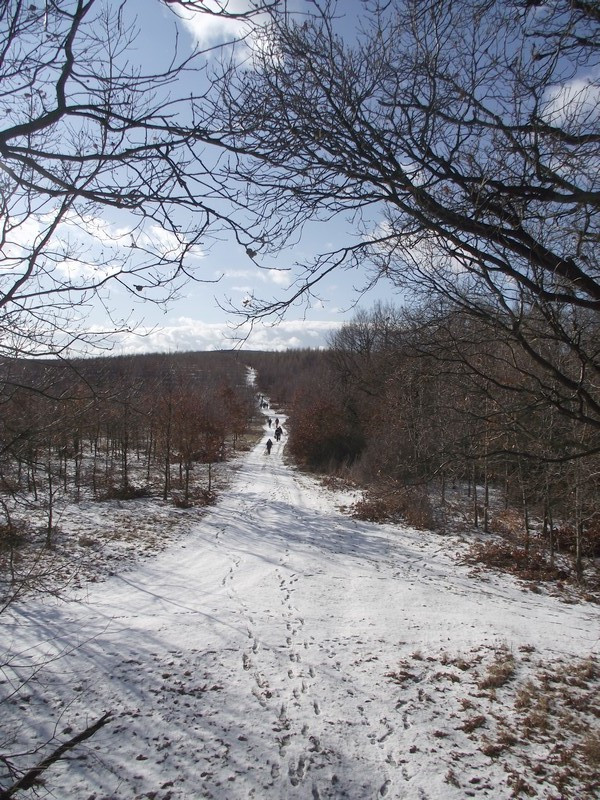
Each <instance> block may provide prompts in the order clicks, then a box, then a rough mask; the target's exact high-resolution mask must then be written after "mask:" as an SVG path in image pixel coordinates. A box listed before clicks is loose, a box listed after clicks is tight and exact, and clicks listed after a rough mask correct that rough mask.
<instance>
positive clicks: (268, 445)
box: [267, 439, 273, 455]
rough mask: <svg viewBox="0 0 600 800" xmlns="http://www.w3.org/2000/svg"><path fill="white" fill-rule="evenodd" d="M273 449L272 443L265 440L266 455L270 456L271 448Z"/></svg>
mask: <svg viewBox="0 0 600 800" xmlns="http://www.w3.org/2000/svg"><path fill="white" fill-rule="evenodd" d="M272 447H273V442H272V441H271V440H270V439H267V454H268V455H271V448H272Z"/></svg>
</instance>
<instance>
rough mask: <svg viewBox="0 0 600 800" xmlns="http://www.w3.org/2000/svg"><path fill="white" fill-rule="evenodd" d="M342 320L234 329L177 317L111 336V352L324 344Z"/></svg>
mask: <svg viewBox="0 0 600 800" xmlns="http://www.w3.org/2000/svg"><path fill="white" fill-rule="evenodd" d="M341 324H342V321H341V320H340V321H332V320H316V321H310V320H303V319H299V320H284V321H283V322H280V323H277V324H272V325H268V324H263V323H257V324H256V325H255V326H254V328H253V329H252V330H250V329H249V327H240V328H235V327H234V326H233V325H232V324H230V325H227V323H224V322H220V323H207V322H203V321H202V320H198V319H193V318H191V317H179V318H177V319H174V320H173V321H172V322H170V323H169V324H168V325H163V326H160V327H156V328H154V329H141V328H140V329H138V330H137V332H135V333H123V334H116V335H115V336H113V337H112V342H113V344H114V352H115V353H155V352H156V353H158V352H176V351H181V352H183V351H194V350H223V349H231V348H234V347H236V346H240V347H241V348H242V349H246V350H248V349H250V350H287V349H292V348H299V347H312V348H319V347H324V346H325V344H326V339H327V335H328V334H329V333H330V332H331V331H335V330H337V329H338V328H339V327H340V325H341Z"/></svg>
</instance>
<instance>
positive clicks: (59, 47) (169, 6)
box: [0, 0, 273, 355]
mask: <svg viewBox="0 0 600 800" xmlns="http://www.w3.org/2000/svg"><path fill="white" fill-rule="evenodd" d="M149 2H152V3H153V4H154V5H155V7H156V6H157V5H159V4H161V3H162V5H163V6H164V7H165V11H164V13H165V15H166V16H167V17H172V37H171V39H170V41H169V36H168V35H165V39H164V47H163V48H161V52H159V53H156V52H154V53H151V54H149V53H146V54H144V52H143V50H142V49H140V48H137V47H136V41H137V39H138V37H139V35H140V25H139V23H138V21H137V20H136V19H135V18H134V16H133V10H132V8H131V7H132V4H131V2H129V0H124V2H120V3H117V4H115V3H111V2H105V0H39V1H38V2H33V3H32V2H23V0H15V1H14V2H10V3H2V4H0V85H1V89H0V111H1V116H2V124H1V125H0V332H1V344H0V355H7V354H8V355H12V354H15V355H23V354H25V355H29V354H35V355H39V354H53V355H56V354H57V353H63V352H65V351H66V350H68V349H69V348H70V347H71V346H72V345H73V344H74V343H77V342H79V343H85V342H89V341H93V342H95V343H98V342H100V341H102V337H103V334H106V333H108V332H109V331H110V332H112V331H113V330H114V329H115V328H116V329H123V328H127V327H129V326H130V325H131V324H132V320H131V319H129V318H127V317H126V316H125V317H124V316H123V315H119V316H118V317H116V318H115V319H110V317H107V322H106V328H105V330H104V331H95V332H94V333H92V332H86V329H85V325H84V320H85V317H86V313H87V312H88V311H89V310H90V308H92V307H93V306H94V304H98V302H100V303H102V304H104V306H105V308H106V310H107V311H109V312H110V311H114V308H113V307H112V306H111V304H110V291H109V287H110V286H111V285H114V284H118V285H119V286H120V287H121V289H124V290H125V291H126V292H128V293H130V295H131V296H132V297H135V298H137V299H138V300H140V299H145V300H149V301H152V302H158V303H162V302H165V301H167V300H168V299H170V298H171V297H172V296H173V295H174V294H175V293H176V292H177V291H178V289H179V288H180V287H181V285H182V284H183V282H184V281H186V280H188V279H190V278H198V277H201V276H200V275H199V273H198V262H199V258H198V256H199V255H200V247H201V245H202V244H203V237H204V236H205V235H206V234H209V233H210V231H211V230H214V229H215V228H217V229H218V228H219V227H220V226H223V225H229V223H228V221H227V219H226V218H225V212H224V211H223V206H221V207H220V206H219V197H220V194H221V192H220V188H219V183H218V181H216V180H214V179H213V173H212V169H213V167H214V164H211V163H210V156H209V155H208V154H207V149H206V141H207V136H206V133H205V131H204V130H203V129H201V128H200V127H199V126H198V124H197V120H196V118H195V112H194V107H195V106H196V105H201V104H202V102H203V93H204V91H205V88H203V87H206V85H207V84H206V81H205V80H204V76H205V69H206V53H203V52H202V51H201V50H200V49H198V48H196V49H190V48H187V49H186V52H181V46H180V44H179V38H178V25H180V23H179V22H178V21H177V19H176V16H177V15H179V16H181V15H186V16H187V17H190V15H193V14H198V15H202V14H208V15H212V16H215V15H217V16H221V17H224V18H225V19H228V20H231V19H235V18H241V19H246V20H250V19H251V18H252V16H254V15H255V14H257V13H258V12H259V11H261V9H262V8H263V6H266V7H269V6H270V5H273V3H272V2H270V0H267V2H266V3H264V4H263V3H261V2H250V3H248V5H247V9H246V10H245V11H241V12H234V11H233V10H231V9H230V4H229V3H223V4H221V5H220V6H219V8H218V9H217V10H216V9H215V7H213V6H210V7H209V6H207V5H206V4H204V3H203V2H200V0H149ZM233 227H234V232H235V231H236V230H237V229H236V228H235V226H233Z"/></svg>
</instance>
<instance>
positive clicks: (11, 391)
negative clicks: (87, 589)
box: [0, 353, 255, 578]
mask: <svg viewBox="0 0 600 800" xmlns="http://www.w3.org/2000/svg"><path fill="white" fill-rule="evenodd" d="M1 369H2V377H3V382H2V391H1V394H0V409H1V415H0V506H1V510H2V520H1V523H0V540H1V542H0V545H1V548H0V549H1V552H2V558H3V562H5V563H4V566H5V567H6V569H5V570H4V569H3V571H4V573H5V575H4V576H5V577H7V573H8V572H10V573H12V574H13V578H14V575H15V574H16V573H18V572H20V571H21V570H19V569H17V564H16V562H17V561H18V560H19V559H21V560H22V559H25V560H26V559H27V557H28V556H30V554H31V547H34V549H37V550H43V549H44V548H52V546H53V545H54V537H55V533H56V530H57V528H56V525H57V520H56V517H57V513H56V509H58V508H60V507H61V506H62V505H63V504H64V503H65V502H66V501H67V500H70V501H74V502H79V501H83V500H84V499H88V500H89V499H92V500H106V499H115V498H118V499H121V500H126V499H132V498H135V497H142V496H146V497H154V498H156V499H157V500H161V501H163V502H167V501H168V502H170V503H174V504H176V505H178V506H179V507H183V508H186V507H191V506H193V505H205V504H207V503H210V502H212V500H213V498H214V488H213V485H212V465H213V464H214V463H217V462H221V461H223V460H224V459H226V458H227V457H228V456H229V455H230V454H231V453H232V452H233V451H235V449H236V447H237V446H238V441H239V438H240V437H241V436H243V434H244V433H245V432H246V431H247V430H248V427H249V425H250V423H251V421H252V417H253V414H254V409H255V403H254V397H253V390H252V388H251V387H250V386H249V385H248V383H247V376H246V371H245V368H244V366H243V365H242V364H241V363H240V362H239V360H238V359H237V358H236V356H235V354H222V353H221V354H219V353H190V354H179V355H146V356H134V357H130V356H121V357H114V358H106V357H105V358H97V359H87V360H81V361H78V362H75V363H70V364H63V363H61V362H60V361H49V360H47V361H35V360H27V359H19V360H17V359H15V360H8V359H5V360H3V362H2V364H1ZM198 465H203V469H202V470H201V472H200V474H198ZM32 520H36V524H33V523H32Z"/></svg>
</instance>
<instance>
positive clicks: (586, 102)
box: [543, 77, 600, 130]
mask: <svg viewBox="0 0 600 800" xmlns="http://www.w3.org/2000/svg"><path fill="white" fill-rule="evenodd" d="M545 101H546V106H545V108H544V112H543V118H544V119H546V121H547V122H549V123H551V124H553V125H565V124H568V123H571V124H577V125H582V126H583V127H584V129H585V130H588V129H589V128H590V127H594V128H596V126H597V125H598V121H599V118H600V112H599V108H600V86H599V85H598V81H597V80H594V79H592V78H591V77H589V78H577V79H575V80H573V81H570V82H569V83H565V84H563V85H562V86H555V87H553V88H552V89H550V90H549V91H548V92H547V94H546V97H545Z"/></svg>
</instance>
